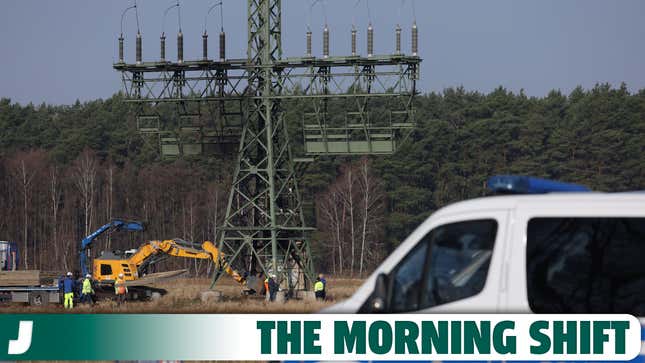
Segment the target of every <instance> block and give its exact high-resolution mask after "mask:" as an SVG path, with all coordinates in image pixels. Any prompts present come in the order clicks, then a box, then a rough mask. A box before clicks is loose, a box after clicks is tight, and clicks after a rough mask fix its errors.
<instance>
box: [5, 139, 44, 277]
mask: <svg viewBox="0 0 645 363" xmlns="http://www.w3.org/2000/svg"><path fill="white" fill-rule="evenodd" d="M44 159H45V156H44V153H43V152H42V151H28V152H19V153H17V154H16V155H15V156H14V157H13V158H12V161H13V167H12V169H13V175H14V177H15V179H16V180H17V182H18V186H19V189H20V192H21V194H22V222H23V223H22V238H23V246H24V247H23V249H24V250H23V251H22V257H23V263H24V266H25V269H29V256H30V255H29V227H30V218H29V211H30V208H29V207H30V202H31V192H32V182H33V181H34V177H35V176H36V175H37V173H38V171H39V169H40V168H42V167H43V164H44Z"/></svg>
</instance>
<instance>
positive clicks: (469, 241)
mask: <svg viewBox="0 0 645 363" xmlns="http://www.w3.org/2000/svg"><path fill="white" fill-rule="evenodd" d="M496 236H497V222H496V221H495V220H489V219H487V220H473V221H466V222H458V223H451V224H446V225H443V226H440V227H437V228H435V229H433V230H432V231H430V232H429V233H428V234H427V235H426V236H425V237H424V238H423V239H422V240H421V241H420V242H419V244H418V246H417V247H415V249H413V250H412V252H410V253H409V254H408V255H407V256H406V257H405V258H404V259H403V260H402V261H401V262H400V264H399V266H398V267H397V268H396V270H395V271H394V274H393V280H392V281H393V283H392V295H391V296H392V300H391V305H390V306H391V310H392V311H393V312H406V311H413V310H419V309H427V308H431V307H433V306H437V305H442V304H446V303H449V302H453V301H457V300H461V299H465V298H467V297H471V296H474V295H477V294H478V293H480V292H481V291H482V290H483V289H484V285H485V283H486V277H487V275H488V267H489V265H490V259H491V256H492V253H493V247H494V244H495V238H496Z"/></svg>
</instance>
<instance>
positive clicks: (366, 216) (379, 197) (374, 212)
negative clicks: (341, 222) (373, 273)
mask: <svg viewBox="0 0 645 363" xmlns="http://www.w3.org/2000/svg"><path fill="white" fill-rule="evenodd" d="M358 172H359V178H358V179H359V187H360V194H361V199H362V209H361V225H362V231H361V257H360V264H359V275H361V276H362V275H363V271H364V266H365V259H366V257H367V256H366V248H369V250H370V251H379V250H380V249H379V248H374V247H377V246H375V245H376V243H375V240H373V241H372V242H373V243H371V244H370V243H369V242H370V241H369V240H368V239H369V238H370V237H376V236H375V235H376V234H377V231H378V230H379V229H378V228H377V226H378V222H379V221H380V219H381V218H382V214H383V200H384V193H383V191H382V188H381V185H380V182H379V180H378V179H377V178H375V177H374V176H373V175H372V173H371V170H370V165H369V159H368V158H366V157H364V158H362V159H361V160H360V161H359V163H358ZM370 227H371V228H370Z"/></svg>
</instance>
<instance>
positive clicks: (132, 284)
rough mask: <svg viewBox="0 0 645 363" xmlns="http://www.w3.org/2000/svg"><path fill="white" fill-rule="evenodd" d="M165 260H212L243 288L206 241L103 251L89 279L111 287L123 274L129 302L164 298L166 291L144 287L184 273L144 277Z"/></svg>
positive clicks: (156, 243) (166, 242)
mask: <svg viewBox="0 0 645 363" xmlns="http://www.w3.org/2000/svg"><path fill="white" fill-rule="evenodd" d="M167 257H182V258H191V259H200V260H207V261H212V262H213V263H214V265H215V268H221V269H222V270H223V271H225V272H226V273H227V274H228V275H229V276H231V277H232V278H233V280H235V281H236V282H237V283H239V284H240V285H242V286H244V285H245V282H246V281H245V280H246V279H245V277H243V276H242V275H240V274H239V273H238V272H237V271H235V270H234V269H233V268H231V266H230V265H229V264H228V263H226V261H225V259H224V255H223V254H221V253H220V252H219V250H218V249H217V247H215V245H214V244H213V243H212V242H210V241H206V242H204V243H202V245H201V246H198V245H196V244H194V243H191V242H186V241H183V240H181V239H173V240H164V241H150V242H148V243H145V244H143V245H142V246H141V247H139V249H137V250H136V251H126V252H119V253H115V252H103V254H102V255H101V256H99V257H97V258H95V259H94V262H93V267H94V268H93V273H92V276H93V279H94V280H95V281H97V282H98V284H99V285H101V286H110V285H113V284H114V281H115V280H116V278H117V276H118V275H119V274H121V273H122V274H123V276H124V279H125V280H126V284H127V286H128V287H129V290H130V291H131V293H130V295H132V296H131V299H134V300H137V299H145V298H149V297H151V296H152V294H153V293H155V292H156V293H159V294H161V295H163V294H164V293H165V290H163V289H158V288H154V287H151V286H147V284H151V283H154V282H156V281H157V280H159V279H163V278H169V277H173V276H177V275H180V274H182V273H184V272H185V270H180V271H170V272H166V273H164V272H162V273H156V274H154V273H153V274H147V271H148V268H149V267H150V266H151V265H153V264H155V263H157V262H159V261H160V260H162V259H165V258H167Z"/></svg>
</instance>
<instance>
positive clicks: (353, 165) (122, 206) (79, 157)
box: [0, 84, 645, 275]
mask: <svg viewBox="0 0 645 363" xmlns="http://www.w3.org/2000/svg"><path fill="white" fill-rule="evenodd" d="M305 107H306V106H305V105H304V104H302V103H301V102H295V101H293V102H288V103H286V104H285V108H286V109H287V111H288V112H287V114H286V117H287V119H288V122H289V124H290V125H291V127H292V130H293V131H291V133H290V135H291V136H292V138H293V143H294V149H295V150H296V154H298V152H299V151H300V150H301V149H302V148H301V140H300V138H301V133H299V132H298V129H297V128H298V127H299V125H300V118H299V112H300V111H301V110H303V109H304V108H305ZM416 108H417V120H416V121H417V125H418V126H417V128H416V129H415V130H414V132H413V133H412V135H411V136H410V138H409V139H408V140H406V142H405V143H404V144H403V145H401V147H400V150H399V151H398V152H397V153H396V154H394V155H391V156H387V157H355V158H349V157H321V158H318V159H317V160H316V162H314V163H312V164H311V165H309V166H308V167H307V168H306V169H305V171H304V172H302V175H301V177H300V179H299V180H300V183H301V184H302V185H301V189H302V190H303V193H302V194H303V198H304V200H305V202H306V208H305V210H306V217H307V222H308V224H309V225H311V226H314V227H317V229H318V231H317V232H316V233H314V235H313V236H312V237H313V238H312V250H313V251H314V257H315V261H316V265H317V268H318V269H319V270H321V271H327V272H333V273H337V274H343V275H361V274H365V273H368V272H370V271H371V270H372V269H373V268H374V267H375V266H376V265H377V264H378V263H379V262H380V261H381V260H382V259H383V258H384V257H385V256H387V254H388V253H389V252H390V251H391V250H392V249H394V248H395V247H396V246H397V245H398V244H399V243H400V242H401V241H403V239H404V238H405V237H406V236H407V235H408V234H409V233H410V232H411V231H412V230H413V229H414V228H415V227H416V225H418V224H419V223H420V222H421V221H423V220H424V219H425V218H427V217H428V216H429V215H430V214H431V213H432V212H433V211H435V210H437V209H438V208H441V207H442V206H445V205H447V204H449V203H452V202H455V201H458V200H463V199H468V198H473V197H479V196H483V195H486V190H485V188H484V183H485V180H486V179H487V177H489V176H490V175H494V174H527V175H534V176H539V177H547V178H554V179H559V180H563V181H569V182H576V183H581V184H585V185H587V186H589V187H591V188H593V189H596V190H600V191H610V192H611V191H624V190H636V189H643V188H645V90H641V91H638V92H634V93H631V92H629V91H628V89H627V87H626V86H625V85H620V86H619V87H612V86H610V85H608V84H600V85H597V86H595V87H594V88H592V89H590V90H584V89H582V88H576V89H575V90H573V91H572V92H571V93H569V94H564V93H562V92H560V91H552V92H550V93H549V94H548V95H546V96H544V97H528V96H526V95H525V94H524V93H523V92H519V93H513V92H510V91H508V90H506V89H504V88H502V87H500V88H498V89H496V90H494V91H492V92H489V93H481V92H473V91H466V90H465V89H463V88H450V89H446V90H444V91H443V92H440V93H429V94H424V95H420V96H419V97H418V98H417V99H416ZM330 112H333V109H331V110H330ZM0 130H2V132H0V186H1V187H2V192H0V205H2V208H1V209H0V239H4V240H13V241H16V242H18V243H19V244H20V246H21V253H22V256H21V262H22V263H23V265H24V267H27V268H37V269H43V270H69V269H74V268H75V267H76V266H77V264H78V262H77V261H78V260H77V253H78V251H77V250H78V244H79V242H80V240H81V239H82V238H83V236H85V235H87V234H88V233H89V232H91V231H92V230H94V229H96V228H97V227H98V226H100V225H102V224H103V223H105V222H107V221H109V220H110V219H111V218H116V217H119V218H132V219H138V220H143V221H145V222H146V224H147V228H146V231H145V232H143V233H133V234H128V233H126V232H123V233H118V234H114V235H111V236H105V237H102V238H101V239H100V240H99V241H97V248H96V249H97V250H100V249H106V250H108V249H129V248H133V247H136V246H138V245H139V244H141V243H142V242H144V241H147V240H150V239H165V238H174V237H179V238H184V239H186V240H193V241H203V240H212V239H215V236H216V234H217V226H218V225H219V223H220V222H221V220H222V218H223V216H224V213H225V207H226V201H227V199H228V186H229V184H230V174H231V171H232V168H233V162H234V155H218V156H215V157H206V156H204V157H197V158H191V159H187V160H174V161H169V160H162V159H161V158H160V157H159V155H158V153H157V152H156V150H154V148H152V147H150V145H148V144H146V143H145V142H144V141H143V139H142V138H141V137H140V136H139V135H138V134H137V131H136V122H135V120H134V116H133V114H132V112H131V110H130V108H129V106H128V104H126V103H125V102H124V100H123V97H122V95H120V94H115V95H114V96H113V97H111V98H109V99H106V100H95V101H90V102H85V103H80V102H76V103H75V104H74V105H66V106H54V105H46V104H42V105H39V106H35V105H32V104H28V105H20V104H17V103H13V102H11V100H9V99H1V100H0ZM166 263H168V264H170V265H171V267H182V268H189V269H191V271H192V272H194V273H200V274H202V273H207V272H208V268H209V266H208V265H207V264H205V263H202V264H200V263H199V262H196V261H187V260H186V261H179V260H172V261H171V260H169V261H167V262H166Z"/></svg>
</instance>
